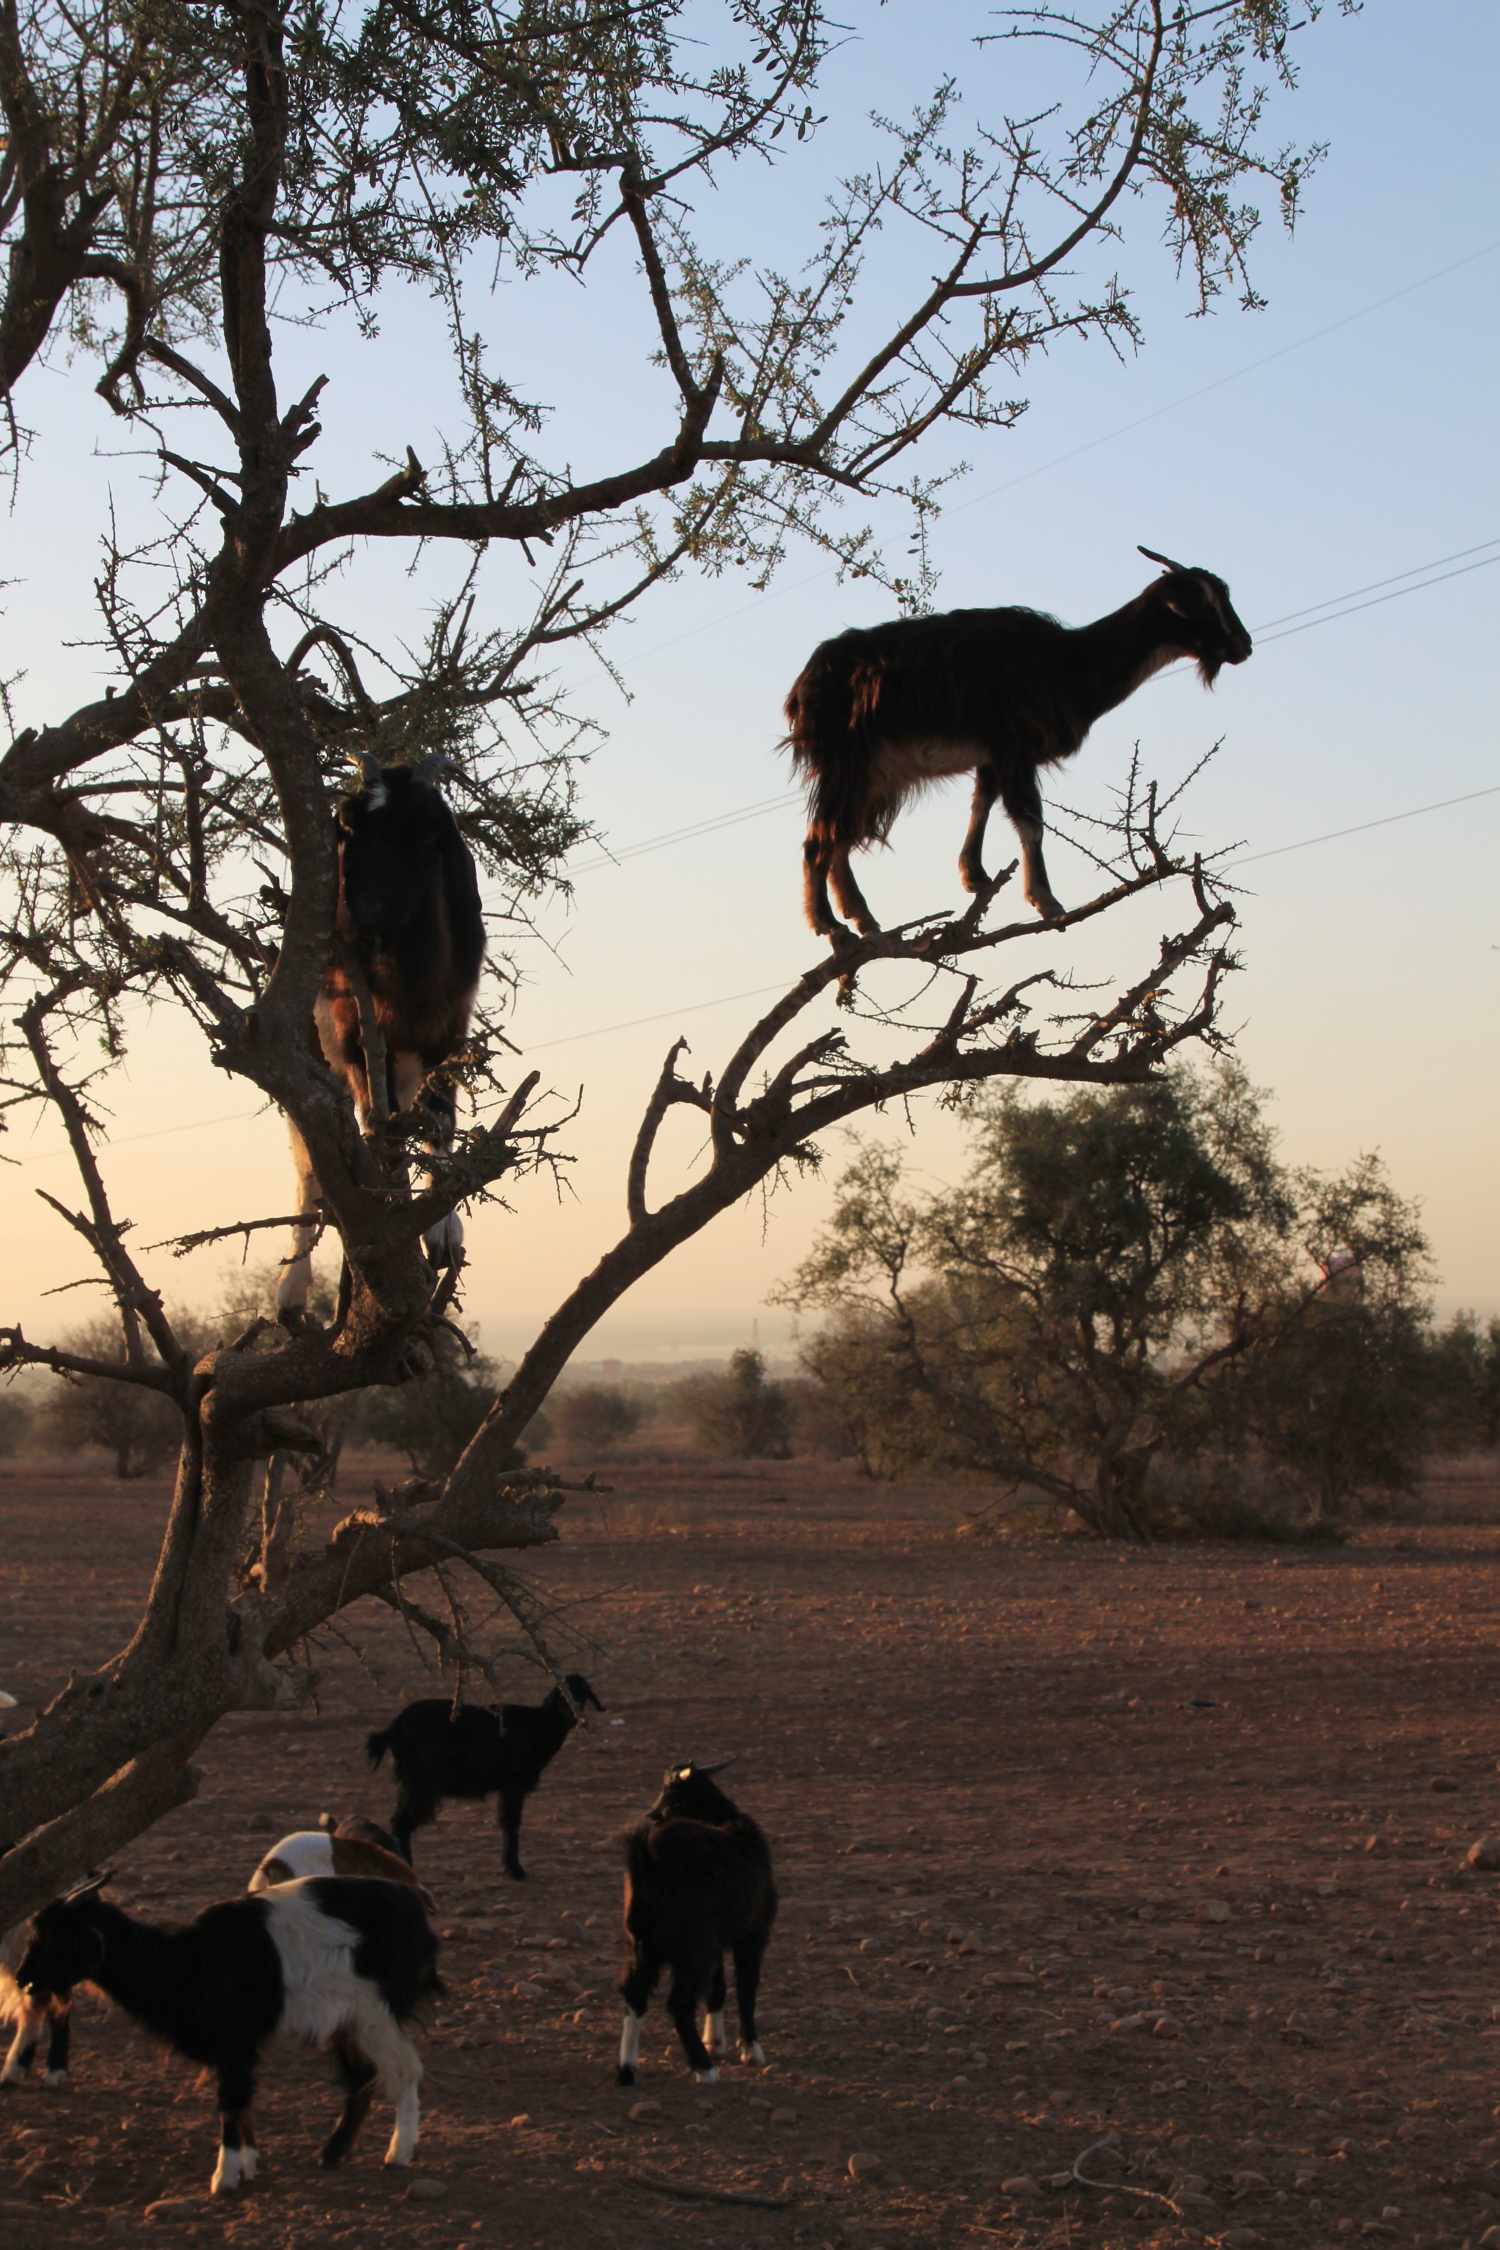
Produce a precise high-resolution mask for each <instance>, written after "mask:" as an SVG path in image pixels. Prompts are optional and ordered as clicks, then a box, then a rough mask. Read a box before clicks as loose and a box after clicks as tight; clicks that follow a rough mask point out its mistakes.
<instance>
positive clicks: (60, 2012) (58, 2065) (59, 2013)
mask: <svg viewBox="0 0 1500 2250" xmlns="http://www.w3.org/2000/svg"><path fill="white" fill-rule="evenodd" d="M26 1940H27V1927H26V1924H25V1923H24V1922H18V1923H17V1924H16V1927H15V1928H14V1929H13V1930H7V1931H6V1933H5V1936H4V1937H3V1938H0V2024H14V2025H15V2027H16V2028H15V2034H14V2036H13V2037H12V2039H11V2043H10V2049H9V2051H8V2053H7V2054H6V2057H5V2063H4V2067H3V2068H0V2085H3V2086H20V2085H23V2084H24V2083H25V2080H26V2077H27V2074H28V2072H29V2071H30V2069H31V2066H32V2064H33V2062H34V2061H35V2060H36V2052H37V2049H38V2047H40V2045H41V2043H42V2036H43V2034H44V2033H46V2035H47V2060H46V2063H45V2064H44V2066H43V2069H42V2084H43V2085H44V2086H45V2087H47V2088H48V2089H49V2091H51V2092H53V2093H56V2092H57V2090H58V2089H59V2088H60V2087H63V2086H66V2085H67V2083H68V2049H69V2046H70V2044H71V2042H72V2036H73V2024H72V2002H71V2001H70V2000H51V1999H45V2000H34V1999H32V1998H31V1997H30V1995H29V1994H27V1993H25V1992H23V1991H22V1990H21V1987H20V1986H19V1985H18V1984H17V1982H16V1969H17V1967H18V1966H19V1963H20V1960H21V1956H22V1954H23V1953H24V1952H25V1950H26Z"/></svg>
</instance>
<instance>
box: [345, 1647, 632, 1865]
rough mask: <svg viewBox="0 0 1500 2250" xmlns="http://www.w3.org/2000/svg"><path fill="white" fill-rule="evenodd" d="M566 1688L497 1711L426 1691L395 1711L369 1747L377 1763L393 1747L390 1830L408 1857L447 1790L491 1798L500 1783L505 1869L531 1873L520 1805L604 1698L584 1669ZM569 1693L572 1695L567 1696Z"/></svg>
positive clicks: (571, 1675)
mask: <svg viewBox="0 0 1500 2250" xmlns="http://www.w3.org/2000/svg"><path fill="white" fill-rule="evenodd" d="M567 1689H568V1693H567V1695H564V1694H563V1691H562V1689H561V1688H554V1689H553V1690H552V1692H551V1694H550V1695H548V1696H547V1697H546V1698H545V1699H544V1700H543V1701H542V1702H541V1703H539V1704H531V1703H502V1704H501V1705H500V1707H499V1709H498V1710H493V1709H492V1710H482V1709H481V1708H480V1707H479V1706H478V1705H477V1704H473V1703H465V1704H461V1705H460V1706H459V1708H458V1709H457V1710H456V1711H455V1710H454V1708H453V1705H452V1704H451V1703H450V1702H449V1701H448V1699H447V1697H446V1696H426V1697H424V1698H423V1699H422V1700H421V1701H420V1702H418V1703H408V1704H407V1705H406V1706H405V1708H404V1709H403V1710H401V1711H398V1712H397V1713H396V1716H395V1718H394V1719H392V1721H391V1723H390V1725H389V1726H388V1727H386V1728H385V1729H384V1731H383V1732H382V1733H379V1734H372V1735H370V1736H369V1737H368V1738H367V1740H366V1744H365V1747H366V1749H367V1750H368V1752H369V1756H370V1764H371V1765H372V1766H378V1765H379V1764H380V1761H381V1759H382V1758H383V1757H384V1756H385V1754H386V1752H387V1750H389V1752H390V1754H391V1763H392V1765H393V1766H394V1767H395V1769H396V1788H397V1796H396V1809H395V1811H394V1812H393V1813H392V1814H391V1834H392V1835H393V1836H394V1837H395V1839H396V1842H397V1843H398V1844H399V1845H400V1847H401V1850H402V1851H403V1852H404V1853H405V1855H406V1857H407V1859H408V1860H410V1858H411V1839H412V1833H413V1831H414V1830H415V1829H418V1828H425V1827H426V1826H427V1824H428V1822H429V1821H430V1820H434V1819H436V1817H437V1809H438V1806H439V1805H440V1804H441V1803H442V1801H443V1799H444V1798H445V1797H488V1796H489V1795H490V1793H491V1791H493V1790H498V1792H499V1797H500V1802H499V1806H498V1809H497V1815H496V1817H497V1818H498V1820H499V1823H500V1826H501V1828H502V1829H503V1830H504V1832H505V1872H506V1874H507V1875H510V1876H512V1877H513V1878H514V1879H515V1881H516V1882H518V1883H521V1882H524V1881H525V1879H526V1870H525V1868H524V1867H523V1866H522V1865H521V1856H520V1844H521V1808H522V1806H523V1805H524V1804H525V1802H526V1799H527V1798H528V1797H529V1796H530V1795H531V1792H532V1791H533V1789H535V1788H536V1786H537V1783H538V1782H539V1781H540V1780H541V1778H542V1775H543V1773H544V1772H545V1771H546V1769H547V1767H548V1766H549V1765H550V1764H551V1763H552V1760H553V1759H554V1758H555V1757H556V1756H557V1753H558V1751H559V1750H560V1749H561V1748H562V1746H563V1744H564V1743H565V1742H566V1741H567V1739H568V1736H569V1735H570V1734H571V1733H572V1732H573V1729H574V1727H576V1726H577V1724H578V1717H579V1714H580V1713H581V1712H582V1711H583V1709H584V1707H585V1705H586V1704H590V1703H592V1705H593V1706H594V1709H595V1710H596V1711H602V1710H603V1709H604V1705H603V1704H602V1703H601V1702H600V1701H599V1698H598V1696H597V1695H595V1693H594V1691H593V1689H592V1688H591V1687H590V1686H589V1683H588V1681H587V1680H586V1679H585V1678H584V1676H583V1674H582V1673H581V1672H569V1674H568V1675H567ZM569 1698H571V1702H570V1700H569Z"/></svg>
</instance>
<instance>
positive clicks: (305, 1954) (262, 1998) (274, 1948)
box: [15, 1875, 443, 2195]
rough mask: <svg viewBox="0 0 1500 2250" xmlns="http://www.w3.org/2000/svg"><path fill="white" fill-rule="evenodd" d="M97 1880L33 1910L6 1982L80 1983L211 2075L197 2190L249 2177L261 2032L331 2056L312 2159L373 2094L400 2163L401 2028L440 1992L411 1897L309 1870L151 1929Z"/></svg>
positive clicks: (411, 2060) (332, 2147)
mask: <svg viewBox="0 0 1500 2250" xmlns="http://www.w3.org/2000/svg"><path fill="white" fill-rule="evenodd" d="M107 1881H108V1877H107V1876H104V1875H99V1876H95V1877H93V1878H91V1879H90V1881H89V1882H87V1883H83V1884H80V1885H79V1886H78V1887H77V1888H76V1889H75V1890H72V1891H70V1892H69V1893H68V1894H67V1896H66V1897H64V1898H60V1899H55V1900H54V1901H53V1903H52V1904H51V1905H50V1906H44V1907H43V1908H42V1911H41V1913H40V1914H38V1915H37V1916H36V1917H35V1918H34V1920H33V1921H32V1923H31V1925H30V1928H29V1930H28V1932H27V1942H26V1950H25V1952H24V1953H23V1954H22V1956H21V1959H20V1961H19V1962H18V1964H17V1966H16V1972H15V1975H16V1982H17V1984H18V1985H19V1986H20V1988H21V1990H22V1992H23V1993H25V1995H26V1996H27V1998H28V2000H30V2001H31V2002H32V2003H33V2005H36V2006H41V2005H44V2004H46V2003H48V2002H53V2001H58V2002H61V2001H66V2000H67V1999H68V1997H69V1996H70V1994H71V1993H72V1992H73V1989H74V1987H75V1986H77V1985H80V1984H85V1983H87V1984H92V1985H95V1986H97V1987H98V1989H99V1990H100V1991H101V1992H107V1993H108V1995H109V1997H110V1998H111V2000H114V2001H116V2002H117V2003H118V2005H119V2006H120V2007H122V2008H123V2009H124V2010H125V2012H126V2014H127V2015H130V2016H134V2018H135V2019H136V2021H137V2023H141V2024H144V2025H145V2026H146V2028H147V2030H149V2031H154V2032H155V2033H156V2034H157V2035H158V2037H159V2038H162V2039H165V2040H167V2041H168V2042H169V2044H170V2045H171V2046H173V2047H175V2048H176V2050H177V2052H178V2054H180V2055H186V2056H188V2057H189V2058H190V2060H192V2061H193V2062H199V2063H206V2064H207V2065H208V2066H209V2068H210V2069H212V2070H214V2071H215V2072H216V2073H217V2075H218V2082H219V2117H220V2142H219V2156H218V2162H217V2164H216V2165H215V2167H214V2174H213V2179H212V2182H211V2192H212V2193H214V2194H215V2195H217V2194H221V2193H222V2192H223V2191H224V2190H225V2189H227V2188H233V2187H237V2186H238V2185H239V2183H240V2181H241V2180H247V2179H252V2178H253V2177H254V2175H255V2169H256V2165H257V2162H258V2160H259V2159H258V2151H257V2148H256V2142H255V2133H254V2129H253V2127H252V2125H251V2122H250V2105H251V2102H252V2100H253V2098H254V2094H255V2070H256V2064H257V2061H258V2059H259V2056H260V2051H261V2048H262V2047H263V2046H264V2045H265V2042H266V2041H267V2039H269V2038H270V2036H271V2034H272V2033H273V2032H279V2033H281V2034H282V2035H283V2036H284V2037H286V2038H289V2039H295V2040H298V2041H300V2042H301V2043H302V2045H304V2046H309V2047H317V2048H331V2049H332V2050H333V2053H334V2055H335V2057H336V2058H337V2061H338V2067H339V2075H340V2077H341V2078H342V2080H343V2082H344V2093H345V2100H344V2109H343V2115H342V2116H341V2117H340V2119H339V2121H338V2124H337V2125H336V2126H335V2127H334V2130H333V2132H332V2133H331V2134H330V2135H329V2137H328V2139H327V2140H326V2141H325V2142H324V2144H323V2149H322V2161H323V2163H325V2164H337V2163H338V2162H339V2161H340V2160H341V2159H342V2158H343V2157H345V2156H347V2155H348V2153H349V2150H350V2149H351V2148H352V2147H353V2145H354V2140H355V2136H356V2135H357V2134H358V2132H359V2129H360V2126H361V2125H362V2124H363V2123H364V2120H365V2117H366V2114H367V2113H368V2111H369V2107H370V2103H371V2101H372V2100H373V2099H374V2096H375V2094H376V2093H377V2091H378V2092H379V2094H380V2095H381V2098H382V2099H383V2100H385V2101H388V2102H393V2103H394V2104H395V2108H396V2127H395V2131H394V2133H393V2134H392V2136H391V2144H390V2147H389V2148H388V2149H387V2150H386V2157H385V2160H386V2162H387V2164H399V2165H405V2164H409V2163H410V2162H411V2159H412V2152H413V2150H414V2149H415V2147H416V2145H417V2126H418V2120H419V2106H418V2100H417V2088H418V2086H419V2085H420V2084H421V2080H422V2065H421V2062H420V2060H419V2058H418V2055H417V2051H416V2049H415V2047H414V2046H413V2045H412V2043H411V2040H410V2039H409V2038H408V2037H407V2033H406V2028H405V2027H406V2025H407V2023H408V2022H409V2021H410V2020H411V2018H412V2016H413V2015H414V2014H415V2012H416V2009H417V2008H418V2006H419V2004H420V2003H421V2002H422V2001H423V2000H425V1999H427V1998H428V1997H429V1995H431V1996H436V1995H439V1994H441V1992H442V1989H443V1987H442V1983H441V1981H440V1980H439V1977H438V1974H437V1941H436V1939H435V1938H434V1937H433V1934H432V1932H431V1930H430V1929H429V1928H428V1926H427V1917H426V1915H425V1914H424V1913H423V1912H422V1905H421V1901H420V1899H419V1898H418V1897H417V1895H416V1893H415V1891H411V1890H406V1889H403V1888H402V1887H401V1886H400V1885H399V1884H396V1883H372V1882H367V1881H361V1880H357V1879H356V1880H348V1881H346V1880H344V1879H342V1878H340V1877H337V1876H329V1877H326V1878H317V1877H315V1878H313V1879H312V1880H310V1881H308V1882H302V1883H283V1884H280V1885H278V1886H277V1887H276V1888H275V1889H273V1890H268V1891H261V1892H260V1893H259V1894H258V1895H257V1896H255V1897H253V1898H232V1899H226V1900H225V1901H224V1903H223V1904H222V1905H219V1906H210V1907H207V1908H205V1910H204V1911H203V1913H201V1914H200V1915H199V1916H198V1918H197V1920H196V1921H193V1922H189V1923H187V1924H186V1925H185V1926H184V1927H183V1928H181V1929H175V1930H161V1929H156V1928H153V1927H152V1926H151V1925H150V1924H149V1923H146V1922H138V1921H136V1920H135V1919H134V1918H133V1917H132V1916H131V1915H129V1914H126V1913H125V1912H124V1911H123V1910H122V1909H121V1908H120V1907H118V1906H115V1905H114V1904H113V1903H112V1902H111V1901H110V1900H108V1899H105V1898H101V1897H100V1895H99V1893H100V1888H101V1886H102V1885H103V1884H104V1883H105V1882H107Z"/></svg>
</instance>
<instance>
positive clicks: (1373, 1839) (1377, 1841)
mask: <svg viewBox="0 0 1500 2250" xmlns="http://www.w3.org/2000/svg"><path fill="white" fill-rule="evenodd" d="M1365 1850H1366V1851H1367V1852H1383V1851H1384V1850H1385V1839H1384V1837H1383V1836H1367V1837H1366V1838H1365Z"/></svg>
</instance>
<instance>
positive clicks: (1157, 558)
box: [1136, 547, 1188, 570]
mask: <svg viewBox="0 0 1500 2250" xmlns="http://www.w3.org/2000/svg"><path fill="white" fill-rule="evenodd" d="M1136 553H1137V554H1138V555H1144V556H1145V558H1146V560H1147V562H1159V563H1160V564H1161V567H1162V569H1163V570H1186V569H1187V567H1188V566H1187V564H1186V563H1179V562H1173V560H1172V558H1171V556H1170V555H1159V554H1158V553H1157V551H1156V549H1155V548H1154V547H1137V548H1136Z"/></svg>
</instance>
